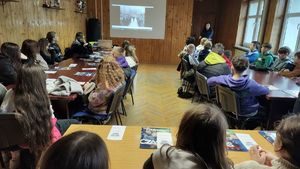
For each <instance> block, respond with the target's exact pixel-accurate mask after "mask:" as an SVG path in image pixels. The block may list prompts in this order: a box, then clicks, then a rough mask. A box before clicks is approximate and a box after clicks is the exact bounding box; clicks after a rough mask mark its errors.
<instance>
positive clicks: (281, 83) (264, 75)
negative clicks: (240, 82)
mask: <svg viewBox="0 0 300 169" xmlns="http://www.w3.org/2000/svg"><path fill="white" fill-rule="evenodd" d="M244 74H247V75H249V77H250V78H251V79H253V80H255V81H256V82H257V83H259V84H261V85H266V86H269V85H273V86H275V87H276V88H278V89H279V90H270V93H269V94H268V95H267V96H266V99H267V105H266V106H267V112H268V121H267V124H266V127H267V128H268V129H271V128H273V127H274V126H273V124H274V122H275V121H277V120H280V119H281V118H282V116H283V115H286V114H287V113H288V110H290V109H291V108H292V107H293V105H294V102H295V100H296V99H297V97H295V96H293V95H291V94H288V93H286V92H284V91H287V90H295V91H299V86H298V85H297V84H296V83H295V82H294V81H293V80H291V79H289V78H286V77H283V76H281V75H279V74H278V73H276V72H268V71H254V70H251V69H248V70H247V71H245V73H244Z"/></svg>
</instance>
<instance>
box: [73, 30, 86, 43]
mask: <svg viewBox="0 0 300 169" xmlns="http://www.w3.org/2000/svg"><path fill="white" fill-rule="evenodd" d="M84 38H85V37H84V34H83V33H82V32H77V33H76V35H75V40H78V41H79V42H84V41H85V40H84Z"/></svg>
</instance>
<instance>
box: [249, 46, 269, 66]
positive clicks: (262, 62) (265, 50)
mask: <svg viewBox="0 0 300 169" xmlns="http://www.w3.org/2000/svg"><path fill="white" fill-rule="evenodd" d="M271 49H272V45H271V44H270V43H264V44H262V48H261V54H260V55H259V57H258V59H257V60H256V61H255V62H254V65H253V66H251V68H253V69H256V70H268V69H270V66H271V65H272V64H273V62H274V56H273V54H272V52H271Z"/></svg>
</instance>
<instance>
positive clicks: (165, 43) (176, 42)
mask: <svg viewBox="0 0 300 169" xmlns="http://www.w3.org/2000/svg"><path fill="white" fill-rule="evenodd" d="M89 1H93V0H89ZM94 1H95V0H94ZM101 2H102V4H101ZM193 3H194V0H167V10H166V25H165V39H163V40H162V39H134V38H111V37H110V29H109V26H110V23H109V20H110V18H109V1H108V0H102V1H98V4H97V6H98V7H97V13H98V14H97V16H96V11H95V12H94V13H93V14H92V15H91V14H89V17H98V18H100V19H101V5H102V7H103V8H102V9H103V11H102V12H103V13H102V23H103V25H102V29H103V35H102V36H103V39H112V40H113V43H114V44H119V45H120V44H121V43H122V42H123V41H124V40H125V39H128V40H130V41H131V42H132V43H133V44H134V45H135V46H136V48H137V51H136V52H137V55H138V57H139V60H140V62H141V63H154V64H177V63H178V62H179V59H178V57H177V54H178V52H179V51H180V50H181V49H182V48H183V46H184V44H185V39H186V37H187V36H190V34H191V25H192V15H193ZM90 4H93V3H92V2H91V3H90ZM92 8H93V7H88V9H92Z"/></svg>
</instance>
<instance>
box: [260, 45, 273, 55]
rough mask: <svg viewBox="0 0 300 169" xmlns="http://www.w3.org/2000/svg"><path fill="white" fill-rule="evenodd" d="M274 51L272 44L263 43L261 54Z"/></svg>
mask: <svg viewBox="0 0 300 169" xmlns="http://www.w3.org/2000/svg"><path fill="white" fill-rule="evenodd" d="M271 49H272V45H271V44H270V43H263V44H262V47H261V52H262V53H266V52H268V51H269V50H271Z"/></svg>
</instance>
